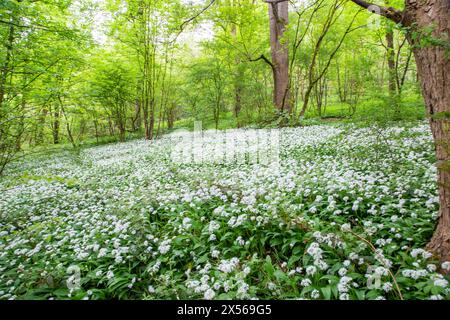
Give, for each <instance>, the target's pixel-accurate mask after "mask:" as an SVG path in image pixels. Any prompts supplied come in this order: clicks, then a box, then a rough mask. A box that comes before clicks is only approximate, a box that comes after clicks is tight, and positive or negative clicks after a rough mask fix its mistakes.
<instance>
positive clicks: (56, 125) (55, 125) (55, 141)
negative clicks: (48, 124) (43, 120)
mask: <svg viewBox="0 0 450 320" xmlns="http://www.w3.org/2000/svg"><path fill="white" fill-rule="evenodd" d="M59 117H60V111H59V106H58V105H55V111H54V112H53V126H52V127H53V128H52V129H53V144H58V143H59Z"/></svg>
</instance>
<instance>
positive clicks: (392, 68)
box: [386, 27, 396, 97]
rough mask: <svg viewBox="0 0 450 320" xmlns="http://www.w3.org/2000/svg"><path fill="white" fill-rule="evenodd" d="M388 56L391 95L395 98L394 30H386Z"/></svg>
mask: <svg viewBox="0 0 450 320" xmlns="http://www.w3.org/2000/svg"><path fill="white" fill-rule="evenodd" d="M386 56H387V62H388V68H389V95H390V96H391V97H394V96H395V93H396V87H395V82H396V81H395V54H394V31H393V30H392V29H389V27H388V29H387V30H386Z"/></svg>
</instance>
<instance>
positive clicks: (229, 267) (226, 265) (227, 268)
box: [217, 258, 239, 273]
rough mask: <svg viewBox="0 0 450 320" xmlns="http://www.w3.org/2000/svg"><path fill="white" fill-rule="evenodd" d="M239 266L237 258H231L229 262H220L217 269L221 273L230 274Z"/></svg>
mask: <svg viewBox="0 0 450 320" xmlns="http://www.w3.org/2000/svg"><path fill="white" fill-rule="evenodd" d="M238 264H239V259H238V258H231V259H229V260H221V261H220V264H219V266H218V268H217V269H219V270H220V271H222V272H225V273H230V272H233V271H234V270H235V269H236V268H237V266H238Z"/></svg>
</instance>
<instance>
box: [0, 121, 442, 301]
mask: <svg viewBox="0 0 450 320" xmlns="http://www.w3.org/2000/svg"><path fill="white" fill-rule="evenodd" d="M265 156H266V158H264V157H265ZM264 159H266V162H264V161H263V160H264ZM434 161H435V159H434V153H433V140H432V137H431V134H430V132H429V128H428V125H427V124H426V123H425V122H423V123H421V124H420V125H419V126H417V125H414V126H412V125H402V126H395V127H385V128H379V127H362V126H355V125H352V124H336V123H333V124H332V125H313V126H308V127H303V128H284V129H273V130H268V129H266V130H264V129H263V130H229V131H227V132H214V131H206V132H204V133H203V135H201V136H200V137H199V136H198V133H189V132H185V133H174V134H171V135H166V136H164V137H163V138H161V139H158V140H156V141H154V142H148V141H144V140H135V141H130V142H126V143H117V144H109V145H104V146H98V147H91V148H84V149H81V150H80V151H79V152H77V153H73V152H69V151H60V152H57V153H55V154H52V155H45V156H38V155H36V156H34V157H32V158H26V159H24V160H22V161H19V162H17V163H14V164H12V165H11V166H10V167H9V168H8V170H7V172H6V177H4V178H2V180H0V190H1V197H0V274H1V275H0V299H24V298H27V299H51V298H54V299H106V298H119V299H125V298H135V299H161V298H163V299H164V298H166V299H217V298H219V299H230V298H231V299H232V298H246V299H247V298H259V299H263V298H268V299H270V298H273V299H297V298H301V299H402V298H403V299H449V298H450V287H449V284H448V280H449V279H448V278H445V277H444V276H442V275H440V274H439V273H437V271H438V269H440V268H450V262H449V263H444V264H443V265H439V264H438V262H437V261H435V260H434V259H433V257H432V256H431V254H429V253H428V252H426V251H424V250H422V249H421V248H423V247H424V245H425V244H426V243H427V241H428V240H429V239H430V237H431V235H432V232H433V229H434V227H435V220H436V218H437V212H438V198H437V187H436V183H435V176H436V168H435V166H434V165H433V164H434Z"/></svg>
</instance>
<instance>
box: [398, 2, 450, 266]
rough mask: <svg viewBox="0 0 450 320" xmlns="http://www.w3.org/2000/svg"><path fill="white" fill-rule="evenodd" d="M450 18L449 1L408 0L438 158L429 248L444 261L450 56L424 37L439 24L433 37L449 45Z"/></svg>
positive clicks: (449, 253) (449, 200)
mask: <svg viewBox="0 0 450 320" xmlns="http://www.w3.org/2000/svg"><path fill="white" fill-rule="evenodd" d="M449 17H450V1H448V0H429V1H426V2H425V1H424V2H419V1H417V2H416V0H407V7H406V10H405V18H406V21H407V22H409V24H410V25H412V24H413V23H416V24H417V28H416V29H417V30H415V31H416V32H418V34H419V37H418V38H416V37H412V36H411V35H408V40H409V42H410V44H411V46H412V47H413V50H414V56H415V58H416V63H417V72H418V75H419V79H420V84H421V88H422V93H423V97H424V100H425V106H426V108H427V113H428V115H429V116H430V125H431V131H432V133H433V137H434V141H435V144H436V157H437V161H438V162H437V167H438V184H439V202H440V212H439V213H440V217H439V222H438V226H437V228H436V230H435V233H434V235H433V238H432V239H431V241H430V243H429V244H428V246H427V249H428V250H430V251H432V252H434V253H435V254H436V255H437V256H438V257H439V258H440V259H441V261H450V242H449V241H450V207H449V206H450V114H449V112H450V58H449V56H448V53H447V54H446V52H445V48H444V46H443V45H442V44H441V45H439V44H434V45H427V46H424V45H421V43H420V39H421V38H422V37H425V35H424V32H425V28H429V27H430V26H432V25H435V26H436V27H435V29H434V31H433V33H432V35H430V36H432V37H434V39H435V40H437V41H438V42H439V41H443V42H444V43H447V45H448V42H449V35H450V24H449ZM430 36H428V37H430ZM438 39H440V40H438Z"/></svg>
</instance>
